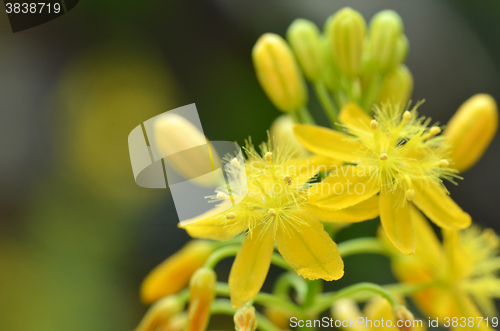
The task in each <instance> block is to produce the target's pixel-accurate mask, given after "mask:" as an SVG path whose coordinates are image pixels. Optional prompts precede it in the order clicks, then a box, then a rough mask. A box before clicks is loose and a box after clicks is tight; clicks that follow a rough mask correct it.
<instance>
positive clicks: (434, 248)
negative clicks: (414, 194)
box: [410, 204, 444, 270]
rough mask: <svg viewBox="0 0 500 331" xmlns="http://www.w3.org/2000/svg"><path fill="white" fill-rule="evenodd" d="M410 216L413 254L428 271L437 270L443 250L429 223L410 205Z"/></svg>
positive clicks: (440, 263) (441, 260) (441, 259)
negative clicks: (413, 242) (413, 244)
mask: <svg viewBox="0 0 500 331" xmlns="http://www.w3.org/2000/svg"><path fill="white" fill-rule="evenodd" d="M410 216H411V222H412V226H413V235H414V238H415V253H416V256H417V257H418V258H419V260H421V261H423V262H424V263H425V264H427V266H428V268H429V269H435V270H438V269H439V268H440V267H441V266H442V263H443V253H444V252H443V249H442V248H441V244H440V242H439V239H438V237H437V236H436V233H435V232H434V230H433V229H432V227H431V225H430V224H429V221H427V219H426V218H425V217H424V215H422V213H421V212H420V211H419V210H418V209H417V208H415V206H413V205H412V204H410Z"/></svg>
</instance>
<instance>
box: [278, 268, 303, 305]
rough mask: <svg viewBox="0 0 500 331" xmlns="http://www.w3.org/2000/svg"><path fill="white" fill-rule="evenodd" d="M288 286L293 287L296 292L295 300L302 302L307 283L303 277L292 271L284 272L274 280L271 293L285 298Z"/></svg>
mask: <svg viewBox="0 0 500 331" xmlns="http://www.w3.org/2000/svg"><path fill="white" fill-rule="evenodd" d="M290 287H293V289H294V290H295V292H296V293H297V297H298V299H297V301H298V302H299V303H302V302H304V300H305V298H306V294H307V284H306V282H305V281H304V278H302V277H300V276H299V275H297V274H296V273H294V272H286V273H283V274H281V275H280V276H279V277H278V279H277V280H276V282H275V285H274V291H273V293H274V294H275V295H277V296H279V297H280V298H287V297H288V295H289V293H288V292H289V290H290Z"/></svg>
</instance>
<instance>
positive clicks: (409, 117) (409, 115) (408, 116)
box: [403, 110, 411, 122]
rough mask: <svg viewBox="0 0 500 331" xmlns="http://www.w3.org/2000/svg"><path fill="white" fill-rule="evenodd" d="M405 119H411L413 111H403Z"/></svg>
mask: <svg viewBox="0 0 500 331" xmlns="http://www.w3.org/2000/svg"><path fill="white" fill-rule="evenodd" d="M403 120H404V121H405V122H406V121H409V120H411V113H410V112H409V111H408V110H406V111H405V112H404V113H403Z"/></svg>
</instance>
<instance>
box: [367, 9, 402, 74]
mask: <svg viewBox="0 0 500 331" xmlns="http://www.w3.org/2000/svg"><path fill="white" fill-rule="evenodd" d="M402 34H403V21H402V20H401V17H399V15H398V14H397V13H396V12H395V11H393V10H383V11H381V12H379V13H377V14H376V15H375V16H373V18H372V20H371V22H370V37H369V43H370V63H371V65H372V66H373V68H374V69H375V70H377V71H380V72H385V71H387V70H389V69H391V68H393V67H395V66H397V65H399V64H400V62H399V60H400V59H401V54H400V52H401V51H402V50H400V49H398V47H402V46H404V45H398V43H399V42H400V38H401V36H402Z"/></svg>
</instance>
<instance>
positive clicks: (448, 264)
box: [381, 207, 500, 330]
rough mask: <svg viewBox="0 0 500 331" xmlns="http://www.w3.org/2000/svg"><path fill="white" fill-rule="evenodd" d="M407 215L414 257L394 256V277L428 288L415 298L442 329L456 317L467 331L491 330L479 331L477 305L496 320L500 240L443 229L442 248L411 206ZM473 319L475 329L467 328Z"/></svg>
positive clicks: (472, 231) (488, 234)
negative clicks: (441, 324) (410, 227)
mask: <svg viewBox="0 0 500 331" xmlns="http://www.w3.org/2000/svg"><path fill="white" fill-rule="evenodd" d="M410 213H411V214H412V221H413V226H414V234H415V246H416V254H415V255H412V256H408V255H402V254H399V253H398V252H396V251H394V254H393V255H392V256H391V261H392V268H393V271H394V273H395V275H396V277H397V278H398V279H399V280H400V281H401V282H405V283H416V284H428V285H429V286H428V287H426V288H425V289H422V290H419V291H417V292H416V293H415V294H414V295H413V299H414V300H415V303H416V304H417V305H418V306H419V308H420V309H421V310H422V312H424V313H425V314H426V315H428V316H430V317H432V318H436V317H437V318H439V320H440V322H441V323H443V325H446V322H447V321H449V322H451V319H452V318H453V317H456V318H457V319H458V323H459V324H458V326H460V324H462V323H463V322H464V321H465V323H467V324H466V326H467V327H466V328H465V329H468V330H470V329H477V330H492V329H490V328H487V327H486V322H485V321H483V322H482V323H481V324H480V325H479V327H478V322H479V318H481V316H483V315H482V314H481V312H480V310H479V309H478V307H477V306H476V305H478V306H479V308H480V309H481V311H482V313H483V314H485V315H486V316H488V317H493V316H497V312H496V309H495V303H494V301H493V299H495V298H500V279H498V276H497V273H498V271H499V270H500V259H499V257H498V253H499V248H500V238H499V237H498V236H497V235H496V234H495V233H494V232H493V231H492V230H491V229H486V230H483V231H481V230H480V229H479V228H477V227H475V226H473V227H471V228H469V229H466V230H463V231H461V232H459V231H451V230H443V243H442V244H441V243H440V242H439V239H438V238H437V236H436V234H435V233H434V231H433V229H432V228H431V226H430V224H429V223H428V222H427V220H426V219H425V217H424V216H423V215H422V214H421V213H420V212H419V211H418V210H417V209H416V208H414V207H411V208H410ZM381 234H382V233H381ZM382 236H383V234H382ZM471 317H472V319H473V320H474V323H473V324H474V327H471V325H469V322H470V321H471V320H469V318H471ZM489 323H490V324H489V325H490V326H491V320H490V321H489ZM452 329H453V328H452ZM455 329H461V328H460V327H457V328H455Z"/></svg>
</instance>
